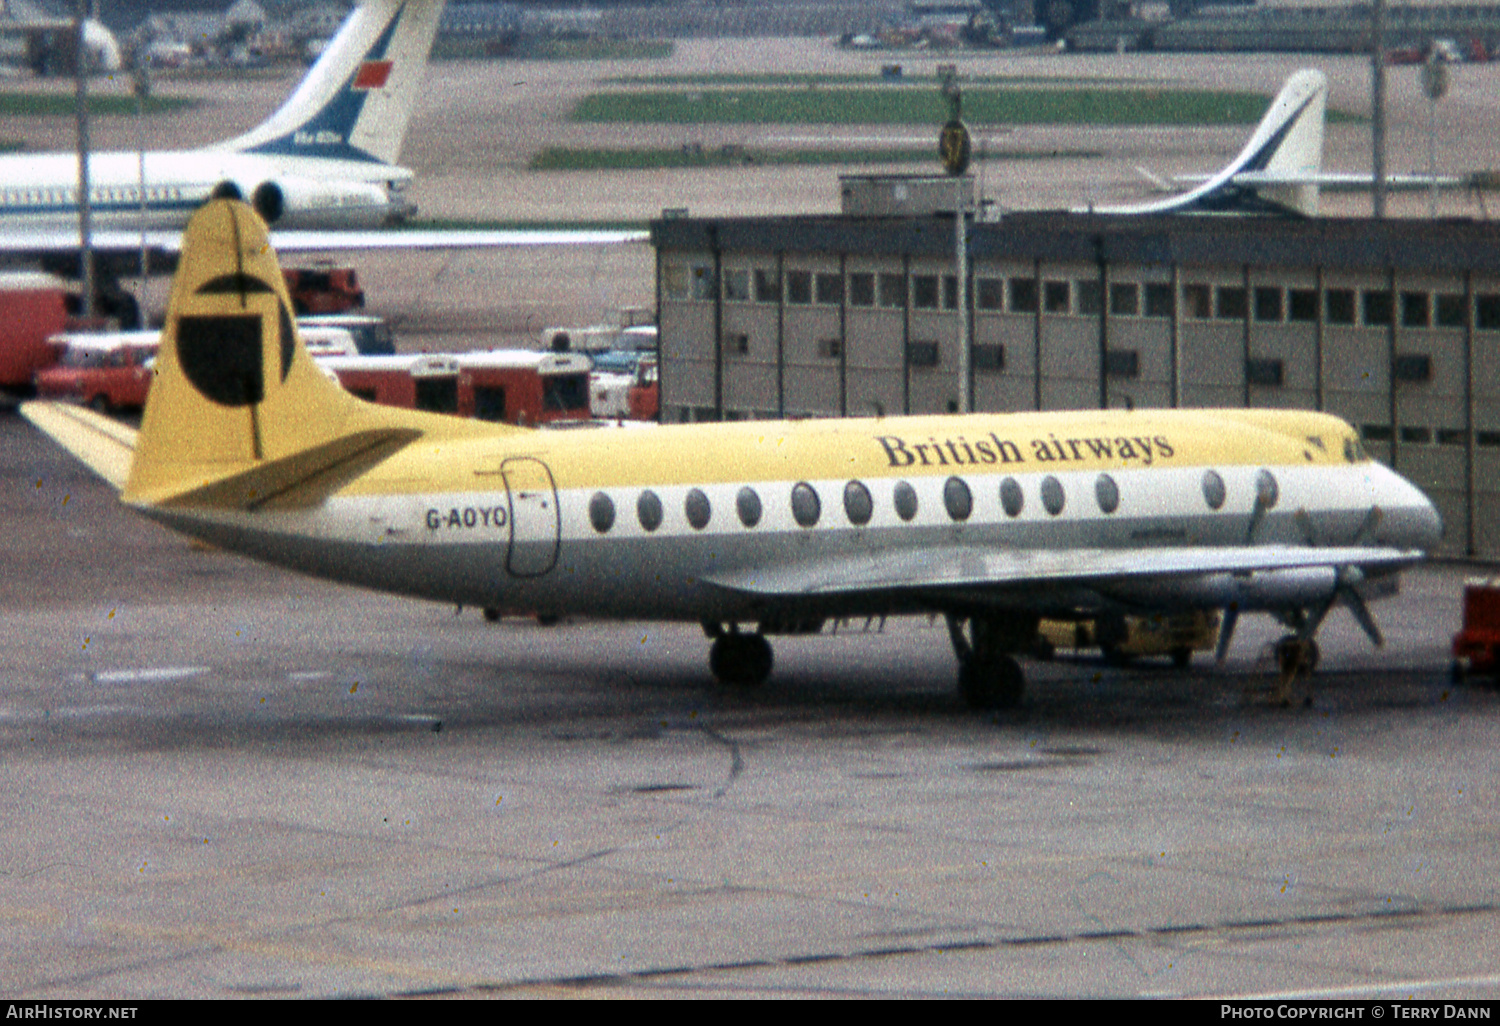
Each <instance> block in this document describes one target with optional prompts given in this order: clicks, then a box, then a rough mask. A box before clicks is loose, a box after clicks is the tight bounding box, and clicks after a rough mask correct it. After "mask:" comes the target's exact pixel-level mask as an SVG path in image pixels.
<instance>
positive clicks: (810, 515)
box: [792, 481, 823, 527]
mask: <svg viewBox="0 0 1500 1026" xmlns="http://www.w3.org/2000/svg"><path fill="white" fill-rule="evenodd" d="M822 514H823V504H822V503H821V502H819V501H818V493H817V492H815V491H813V486H812V485H810V484H808V483H807V482H806V481H799V482H798V483H797V485H796V486H795V487H794V488H793V489H792V519H793V520H795V521H797V523H798V524H799V525H800V526H802V527H812V526H813V525H814V524H816V523H817V522H818V518H819V517H820V516H822Z"/></svg>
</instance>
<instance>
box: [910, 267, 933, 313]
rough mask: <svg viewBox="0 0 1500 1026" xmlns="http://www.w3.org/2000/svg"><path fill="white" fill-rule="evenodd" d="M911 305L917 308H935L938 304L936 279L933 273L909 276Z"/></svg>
mask: <svg viewBox="0 0 1500 1026" xmlns="http://www.w3.org/2000/svg"><path fill="white" fill-rule="evenodd" d="M911 305H912V306H914V307H916V308H917V309H919V310H936V309H937V305H938V280H937V275H935V274H914V275H912V277H911Z"/></svg>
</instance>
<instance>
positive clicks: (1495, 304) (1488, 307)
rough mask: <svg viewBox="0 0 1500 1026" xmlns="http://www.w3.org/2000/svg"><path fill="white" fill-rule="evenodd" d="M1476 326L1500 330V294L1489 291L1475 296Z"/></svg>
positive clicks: (1486, 329)
mask: <svg viewBox="0 0 1500 1026" xmlns="http://www.w3.org/2000/svg"><path fill="white" fill-rule="evenodd" d="M1474 327H1476V328H1479V329H1481V330H1483V331H1500V296H1497V295H1495V294H1494V293H1488V294H1485V295H1481V296H1475V297H1474Z"/></svg>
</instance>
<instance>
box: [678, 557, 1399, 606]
mask: <svg viewBox="0 0 1500 1026" xmlns="http://www.w3.org/2000/svg"><path fill="white" fill-rule="evenodd" d="M1421 559H1422V553H1420V552H1407V551H1405V550H1402V549H1391V548H1313V547H1309V546H1269V545H1247V546H1242V547H1226V548H1180V549H1043V550H1018V549H1004V550H994V549H977V548H946V549H928V550H921V551H916V550H909V549H908V550H893V551H891V552H885V553H872V554H870V555H869V556H868V557H866V558H864V559H860V560H855V559H851V558H849V557H848V556H842V555H841V556H840V557H838V558H837V559H828V560H812V561H809V562H805V563H795V564H785V565H780V566H777V567H776V568H775V569H772V570H767V571H754V572H739V573H725V574H713V575H709V576H706V577H704V581H705V583H707V584H711V585H714V586H716V587H719V588H723V589H725V590H727V591H733V592H738V593H741V594H748V595H755V596H758V597H762V598H816V597H832V596H838V595H855V594H868V593H871V592H886V593H890V592H899V591H906V592H931V591H953V590H962V591H974V590H980V589H985V588H997V587H998V588H1005V587H1018V588H1019V587H1026V586H1031V585H1035V584H1041V583H1047V584H1072V585H1090V584H1097V583H1102V582H1107V581H1121V580H1129V579H1137V580H1139V579H1146V578H1153V577H1170V576H1174V575H1181V574H1203V573H1235V572H1249V571H1256V570H1288V569H1296V568H1301V567H1319V566H1336V567H1338V566H1359V567H1365V568H1374V567H1382V568H1384V567H1391V568H1395V567H1400V566H1405V565H1408V564H1411V563H1416V562H1419V561H1420V560H1421Z"/></svg>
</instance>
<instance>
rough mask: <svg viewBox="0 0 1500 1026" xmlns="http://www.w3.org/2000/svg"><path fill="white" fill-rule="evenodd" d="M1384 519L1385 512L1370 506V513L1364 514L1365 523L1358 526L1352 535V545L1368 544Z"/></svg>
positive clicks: (1377, 507)
mask: <svg viewBox="0 0 1500 1026" xmlns="http://www.w3.org/2000/svg"><path fill="white" fill-rule="evenodd" d="M1384 519H1385V511H1384V510H1382V509H1381V508H1380V507H1379V506H1371V507H1370V512H1368V513H1366V514H1365V522H1364V523H1363V524H1360V525H1359V530H1358V531H1356V532H1355V534H1354V544H1355V545H1364V544H1366V543H1368V542H1369V541H1370V539H1371V538H1372V537H1373V536H1374V534H1375V532H1376V531H1377V530H1378V529H1379V528H1380V522H1381V521H1382V520H1384Z"/></svg>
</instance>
